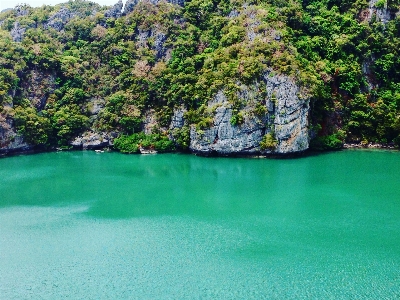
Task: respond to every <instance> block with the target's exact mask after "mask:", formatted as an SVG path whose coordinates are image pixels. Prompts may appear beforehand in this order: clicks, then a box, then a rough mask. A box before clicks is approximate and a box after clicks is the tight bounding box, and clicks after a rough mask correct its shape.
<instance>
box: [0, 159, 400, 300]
mask: <svg viewBox="0 0 400 300" xmlns="http://www.w3.org/2000/svg"><path fill="white" fill-rule="evenodd" d="M399 175H400V153H398V152H386V151H342V152H336V153H328V154H321V155H317V156H310V157H304V158H298V159H284V160H282V159H278V160H277V159H244V158H243V159H228V158H202V157H196V156H193V155H179V154H165V155H148V156H145V155H142V156H140V155H122V154H118V153H101V154H97V153H94V152H59V153H43V154H36V155H28V156H18V157H8V158H3V159H0V178H1V181H0V299H7V300H8V299H63V298H65V299H396V298H397V299H398V298H400V185H399V183H400V176H399Z"/></svg>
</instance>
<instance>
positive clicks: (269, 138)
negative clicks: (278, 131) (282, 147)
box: [260, 131, 278, 151]
mask: <svg viewBox="0 0 400 300" xmlns="http://www.w3.org/2000/svg"><path fill="white" fill-rule="evenodd" d="M277 145H278V141H277V139H276V138H275V134H274V133H273V132H272V131H271V132H268V133H267V134H265V135H264V136H263V138H262V140H261V142H260V149H261V150H271V151H273V150H275V148H276V146H277Z"/></svg>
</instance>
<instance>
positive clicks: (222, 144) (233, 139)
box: [190, 72, 309, 155]
mask: <svg viewBox="0 0 400 300" xmlns="http://www.w3.org/2000/svg"><path fill="white" fill-rule="evenodd" d="M260 86H264V87H265V88H266V92H267V93H266V94H267V95H266V98H265V99H264V101H261V103H265V114H261V115H260V114H257V112H256V111H255V109H254V108H255V104H256V103H257V101H258V100H259V99H256V98H257V96H259V95H258V92H257V91H258V90H259V88H260ZM299 94H300V90H299V87H298V86H297V85H296V83H295V82H294V81H293V80H292V79H290V78H288V77H287V76H284V75H272V73H270V72H267V73H266V74H265V75H264V77H263V81H262V82H260V83H258V84H256V85H254V86H251V87H242V90H241V92H240V93H239V98H240V100H241V101H243V102H244V103H245V105H244V107H243V108H242V109H241V111H240V112H239V113H240V114H241V116H242V117H243V121H242V123H241V124H237V125H234V124H232V123H233V122H232V116H233V107H232V104H231V103H230V102H229V101H228V99H227V97H226V95H225V94H224V93H223V92H222V91H221V92H219V93H218V94H217V95H216V96H215V98H214V100H213V101H211V102H210V103H208V108H209V109H210V110H211V111H214V115H213V124H212V125H211V127H210V128H208V129H205V130H196V128H195V126H192V127H191V131H190V139H191V141H190V149H191V150H192V151H194V152H197V153H201V154H211V153H217V154H221V155H230V154H257V153H263V154H287V153H294V152H301V151H304V150H306V149H308V145H309V137H308V111H309V102H308V100H304V99H301V98H299ZM266 134H272V135H273V136H275V139H276V147H275V148H272V149H262V148H261V147H260V143H261V141H262V139H263V137H264V136H265V135H266Z"/></svg>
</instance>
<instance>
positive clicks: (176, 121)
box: [169, 106, 186, 130]
mask: <svg viewBox="0 0 400 300" xmlns="http://www.w3.org/2000/svg"><path fill="white" fill-rule="evenodd" d="M185 112H186V109H185V107H183V106H182V107H178V108H175V109H174V114H173V116H172V119H171V125H170V126H169V128H170V130H174V129H175V128H182V127H183V126H184V125H185V119H184V117H183V116H184V114H185Z"/></svg>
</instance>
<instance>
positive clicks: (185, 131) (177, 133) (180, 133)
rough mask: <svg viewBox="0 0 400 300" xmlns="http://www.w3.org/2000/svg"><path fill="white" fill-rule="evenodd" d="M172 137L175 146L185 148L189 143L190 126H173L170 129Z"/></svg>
mask: <svg viewBox="0 0 400 300" xmlns="http://www.w3.org/2000/svg"><path fill="white" fill-rule="evenodd" d="M172 137H173V138H174V140H175V143H176V146H177V147H178V148H179V149H182V150H187V149H189V145H190V127H189V126H183V127H182V128H175V129H174V130H173V131H172Z"/></svg>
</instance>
